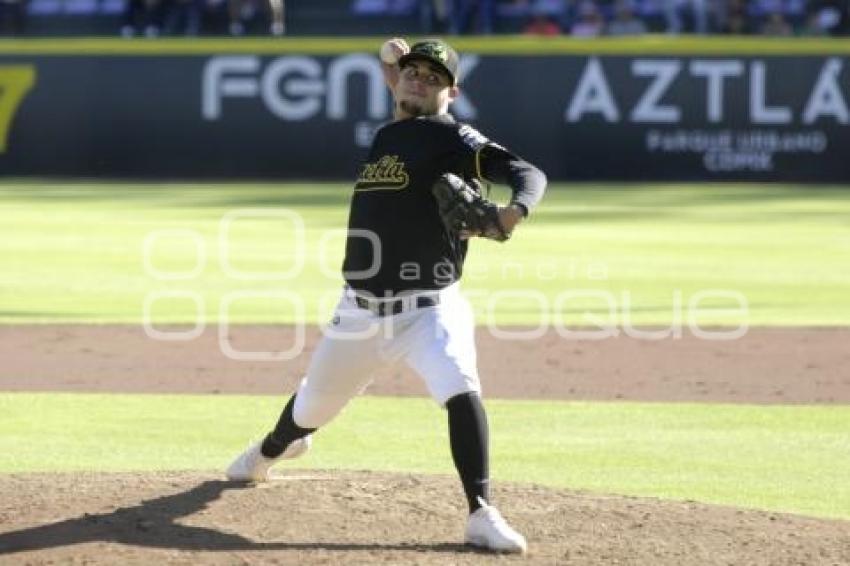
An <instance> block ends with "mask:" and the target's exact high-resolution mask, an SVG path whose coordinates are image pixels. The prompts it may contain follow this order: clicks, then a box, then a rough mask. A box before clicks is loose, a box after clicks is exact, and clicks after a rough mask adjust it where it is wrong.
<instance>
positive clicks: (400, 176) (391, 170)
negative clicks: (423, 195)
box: [354, 155, 410, 192]
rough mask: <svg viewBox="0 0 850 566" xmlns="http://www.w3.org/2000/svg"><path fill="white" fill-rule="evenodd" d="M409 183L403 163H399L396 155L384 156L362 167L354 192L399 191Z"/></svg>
mask: <svg viewBox="0 0 850 566" xmlns="http://www.w3.org/2000/svg"><path fill="white" fill-rule="evenodd" d="M409 181H410V177H409V176H408V174H407V171H405V170H404V161H399V160H398V155H384V156H383V157H381V158H380V159H379V160H377V161H375V162H374V163H366V164H365V165H364V166H363V170H362V171H361V172H360V176H359V177H358V178H357V184H356V185H354V191H355V192H357V191H376V190H401V189H403V188H405V187H407V183H408V182H409Z"/></svg>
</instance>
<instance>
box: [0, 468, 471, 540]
mask: <svg viewBox="0 0 850 566" xmlns="http://www.w3.org/2000/svg"><path fill="white" fill-rule="evenodd" d="M245 487H246V484H244V483H237V482H228V481H220V480H211V481H205V482H203V483H201V484H200V485H198V486H196V487H193V488H192V489H190V490H188V491H184V492H180V493H176V494H174V495H167V496H165V497H160V498H157V499H151V500H149V501H143V502H142V503H140V504H139V505H135V506H133V507H122V508H120V509H116V510H115V511H113V512H112V513H104V514H96V515H90V514H88V513H86V514H84V515H82V516H81V517H77V518H75V519H68V520H65V521H60V522H58V523H52V524H48V525H42V526H39V527H32V528H29V529H22V530H19V531H12V532H7V533H0V555H3V554H7V553H14V552H24V551H33V550H43V549H47V548H55V547H62V546H70V545H74V544H82V543H87V542H115V543H121V544H127V545H132V546H148V547H157V548H169V549H177V550H206V551H239V550H241V551H263V550H313V549H315V550H340V551H357V550H366V551H374V550H411V551H420V552H421V551H431V552H452V553H456V552H474V550H473V549H471V548H469V547H466V546H464V545H461V544H453V543H434V544H414V543H411V544H354V543H334V542H255V541H252V540H250V539H247V538H245V537H242V536H240V535H237V534H232V533H225V532H221V531H218V530H215V529H211V528H207V527H195V526H191V525H181V524H179V523H177V522H176V520H177V519H178V518H180V517H186V516H188V515H192V514H194V513H197V512H198V511H200V510H202V509H203V508H204V507H206V506H207V504H209V503H210V502H212V501H215V500H216V499H218V498H219V497H220V496H221V494H222V492H223V491H224V490H226V489H243V488H245Z"/></svg>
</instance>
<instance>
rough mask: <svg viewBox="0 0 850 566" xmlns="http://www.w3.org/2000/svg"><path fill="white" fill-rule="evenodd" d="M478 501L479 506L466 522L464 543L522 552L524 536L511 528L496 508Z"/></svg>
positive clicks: (494, 549) (486, 548) (488, 548)
mask: <svg viewBox="0 0 850 566" xmlns="http://www.w3.org/2000/svg"><path fill="white" fill-rule="evenodd" d="M478 502H479V503H480V504H481V508H480V509H478V510H477V511H475V513H472V514H471V515H470V516H469V519H468V520H467V523H466V544H471V545H472V546H476V547H478V548H483V549H485V550H490V551H493V552H511V553H518V554H522V553H524V552H525V551H526V549H527V548H528V545H527V544H526V542H525V537H523V536H522V535H521V534H519V533H518V532H516V531H515V530H514V529H513V528H511V526H510V525H509V524H508V523H507V521H505V519H504V518H503V517H502V514H501V513H499V510H498V509H496V508H495V507H493V506H492V505H487V503H485V502H484V501H483V500H481V499H479V500H478Z"/></svg>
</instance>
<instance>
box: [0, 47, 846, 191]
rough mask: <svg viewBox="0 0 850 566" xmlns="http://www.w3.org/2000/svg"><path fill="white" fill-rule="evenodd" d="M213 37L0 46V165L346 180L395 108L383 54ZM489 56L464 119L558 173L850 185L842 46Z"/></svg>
mask: <svg viewBox="0 0 850 566" xmlns="http://www.w3.org/2000/svg"><path fill="white" fill-rule="evenodd" d="M120 45H124V44H120ZM187 45H188V44H187ZM217 45H219V48H218V49H215V50H210V51H211V52H210V53H203V52H201V53H197V52H195V51H198V50H197V49H194V50H193V51H192V52H186V53H184V52H182V51H181V50H179V49H177V50H176V51H175V52H170V53H149V52H147V51H143V50H139V52H135V51H134V50H133V49H132V48H123V50H118V52H111V53H107V52H104V53H87V54H76V55H75V54H73V53H71V54H68V53H62V54H61V55H60V54H58V53H56V54H54V53H42V52H33V53H19V52H12V53H9V52H7V53H5V54H0V86H1V87H2V96H1V97H0V170H2V172H3V174H5V175H70V176H86V177H98V176H103V177H123V176H129V177H149V178H273V179H308V178H309V179H340V180H344V179H350V178H353V176H354V174H355V172H356V170H357V163H358V161H359V159H360V157H361V156H362V154H363V151H364V148H365V147H367V146H368V144H369V141H370V139H371V137H372V135H373V132H374V131H375V129H376V128H378V127H380V125H381V124H383V123H385V122H386V121H387V120H388V119H389V118H390V115H391V98H390V95H389V92H388V91H387V89H386V88H385V87H384V85H383V80H382V75H381V69H380V65H379V63H378V61H377V59H376V58H375V57H374V56H373V55H372V54H370V53H368V52H366V51H357V50H354V51H342V52H339V53H333V52H331V53H328V52H326V51H327V50H319V51H318V52H317V51H316V50H315V49H313V50H309V49H305V50H303V52H299V51H298V50H297V49H296V47H295V46H297V43H294V44H293V46H294V47H292V49H288V50H284V51H285V52H275V53H252V52H249V50H246V49H244V48H241V49H238V50H236V49H234V50H233V52H228V51H227V50H226V49H222V48H221V43H219V44H217ZM234 45H236V44H234ZM838 45H843V44H838ZM585 50H587V49H586V48H585ZM13 51H14V50H13ZM482 51H483V52H479V53H476V52H475V51H474V50H466V53H465V54H464V55H463V57H462V60H461V74H462V76H463V77H465V78H464V84H463V85H462V86H463V90H462V95H461V96H460V98H459V99H458V100H457V101H456V103H455V104H454V105H453V112H454V113H455V115H456V116H457V117H458V119H460V120H462V121H466V122H469V123H471V124H473V125H475V126H476V127H478V128H479V129H481V130H482V132H484V133H485V134H486V135H488V136H489V137H491V138H492V139H494V140H495V141H498V142H500V143H502V144H503V145H506V146H508V147H511V148H513V149H515V150H516V151H517V152H519V153H520V154H523V155H525V156H526V157H528V158H530V159H531V160H532V161H535V162H537V163H539V164H540V165H541V166H542V167H543V168H544V169H545V170H546V171H547V173H549V175H550V177H552V178H553V179H558V180H647V181H649V180H671V181H675V180H732V179H740V180H759V181H782V180H787V181H812V182H847V181H850V160H848V159H847V157H846V155H847V148H848V147H850V109H849V107H850V69H848V66H850V65H848V57H847V56H846V55H845V54H843V53H840V52H836V53H816V54H808V53H802V54H793V53H792V54H783V53H779V54H774V53H768V54H764V55H755V54H747V55H743V54H738V55H736V54H727V53H716V52H713V51H712V52H710V53H685V54H676V53H670V52H666V51H665V52H651V53H637V54H633V55H624V54H621V53H613V54H598V53H593V52H587V53H571V52H565V53H550V52H541V53H528V52H523V53H516V54H511V53H503V52H486V51H487V50H482Z"/></svg>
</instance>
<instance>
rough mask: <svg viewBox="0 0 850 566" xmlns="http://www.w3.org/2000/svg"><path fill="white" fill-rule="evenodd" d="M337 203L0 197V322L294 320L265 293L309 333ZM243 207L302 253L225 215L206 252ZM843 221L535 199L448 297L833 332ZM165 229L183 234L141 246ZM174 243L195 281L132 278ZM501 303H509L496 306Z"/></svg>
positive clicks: (624, 191)
mask: <svg viewBox="0 0 850 566" xmlns="http://www.w3.org/2000/svg"><path fill="white" fill-rule="evenodd" d="M497 194H499V193H498V192H497ZM349 196H350V187H349V186H348V185H344V184H221V185H193V184H164V185H150V184H131V183H39V182H28V183H7V184H0V216H2V217H3V218H4V219H5V221H4V232H3V238H2V239H0V265H3V275H2V277H0V323H27V322H125V323H139V322H141V321H142V320H143V316H144V313H145V306H146V305H148V306H149V307H150V309H149V311H148V314H149V316H150V318H151V320H152V321H154V322H156V323H193V322H195V321H196V319H197V316H198V313H197V312H196V309H197V308H198V305H199V304H200V305H201V312H202V313H203V317H204V319H205V320H206V321H207V322H208V323H214V322H216V321H218V320H221V319H222V318H223V317H224V316H227V318H228V320H229V321H230V322H232V323H275V322H283V323H286V322H295V321H298V320H300V319H299V314H298V309H297V307H296V305H294V304H293V301H291V300H288V299H285V298H282V297H281V296H280V294H281V291H286V292H289V293H292V294H293V295H294V296H295V299H297V300H298V301H303V305H304V310H305V313H306V314H305V319H306V320H307V321H308V322H309V323H315V322H320V321H324V320H326V319H327V314H328V309H329V308H330V306H327V307H322V306H320V305H322V304H323V302H324V303H328V304H329V305H332V304H333V302H334V300H335V299H336V297H337V295H338V291H339V287H340V285H341V283H342V281H341V278H340V275H339V267H340V265H341V259H342V257H341V256H342V247H343V246H342V231H341V230H342V229H343V228H344V226H345V223H346V218H347V209H346V207H347V202H348V198H349ZM500 196H504V194H501V195H500ZM257 207H261V208H263V210H266V211H268V210H269V209H270V208H274V207H279V208H280V207H282V208H286V209H289V210H291V211H293V212H295V213H297V214H298V215H300V216H301V217H302V218H303V222H304V225H305V238H304V240H305V243H304V245H303V246H298V245H297V244H296V241H295V238H294V236H293V234H294V233H295V232H294V230H293V225H292V223H291V222H290V221H288V220H286V219H284V218H281V219H258V218H253V219H247V218H243V219H242V220H239V221H237V222H235V223H234V224H232V225H231V228H232V229H231V230H230V232H228V234H229V239H228V242H229V243H228V245H227V246H224V245H223V244H222V240H221V238H220V236H221V234H222V219H223V218H224V217H225V215H226V214H228V213H230V212H233V211H234V210H240V209H246V208H249V209H250V208H257ZM848 218H850V191H847V190H844V188H841V187H803V186H794V185H770V186H760V185H732V184H730V185H680V186H665V185H634V186H622V185H553V186H552V187H551V188H550V190H549V192H548V194H547V196H546V198H545V200H544V201H543V203H542V205H541V207H540V208H539V209H538V211H537V212H536V213H535V214H534V216H533V218H531V219H530V221H529V222H528V223H526V224H524V225H523V226H522V227H521V229H520V230H518V231H517V234H516V236H515V237H514V238H513V239H512V241H511V242H509V243H508V244H506V245H501V244H496V243H492V242H486V241H476V242H475V243H474V245H473V246H472V249H471V251H470V254H469V258H468V261H467V264H466V267H465V274H464V288H465V290H466V291H467V293H469V294H470V296H471V297H472V299H473V306H474V307H475V309H476V310H477V311H478V314H479V321H482V322H483V321H484V320H486V319H485V317H484V315H485V314H486V312H487V311H488V310H492V312H493V313H494V317H495V321H496V322H497V323H498V324H538V323H539V322H540V320H541V317H545V318H548V319H549V323H550V325H553V326H554V325H556V324H559V323H560V324H563V325H565V326H568V327H575V326H579V325H584V326H587V325H595V324H597V322H596V321H595V320H591V318H590V317H589V316H588V315H589V314H594V315H597V316H598V315H600V314H601V315H604V316H603V317H602V318H603V319H605V320H603V322H604V323H613V324H621V325H622V324H624V323H625V322H628V323H630V324H640V325H667V324H670V322H671V321H672V320H674V318H675V317H676V315H677V313H681V312H690V311H694V312H697V311H698V313H699V314H698V316H697V322H698V323H699V324H706V325H707V324H713V325H718V324H721V325H723V324H725V325H728V326H737V325H738V324H739V323H740V322H741V321H742V317H741V316H740V315H739V314H736V313H734V312H732V313H727V312H723V311H722V310H721V309H722V308H724V307H736V306H737V303H736V302H735V300H734V299H732V298H726V299H722V298H716V299H713V300H707V301H702V302H698V301H697V299H698V298H699V297H700V293H702V292H704V291H706V290H714V291H717V290H720V291H732V292H735V293H739V294H740V296H742V297H743V298H744V299H745V300H746V302H747V304H748V317H747V319H746V320H747V322H749V324H751V325H754V326H755V325H759V326H765V325H767V326H772V325H805V326H810V325H847V324H850V301H848V300H847V293H846V290H847V289H848V288H850V223H848V221H847V219H848ZM175 229H178V230H184V231H188V232H184V234H183V236H180V235H179V234H178V235H175V233H174V232H158V231H163V230H164V231H169V230H171V231H173V230H175ZM331 229H332V230H336V231H337V232H336V235H335V236H334V237H330V238H329V239H328V240H327V242H326V244H327V245H326V246H325V247H324V248H322V247H321V245H320V242H321V240H322V237H323V236H324V235H325V234H326V233H327V230H331ZM187 233H188V234H189V235H186V234H187ZM152 234H153V235H157V234H158V237H152ZM191 234H194V235H196V236H197V238H198V241H199V242H200V246H201V247H202V248H203V249H204V251H205V261H204V262H203V264H202V265H201V268H200V270H199V273H198V274H197V276H196V277H189V278H186V279H179V280H167V279H162V278H158V277H157V276H156V274H155V273H154V272H153V271H152V270H151V269H150V268H149V267H152V268H153V270H156V271H159V272H171V273H173V272H178V274H179V272H183V273H185V272H190V271H192V269H193V268H194V267H195V266H196V264H197V260H198V258H197V253H196V242H195V240H194V239H193V237H192V236H191ZM149 238H152V239H149ZM146 242H148V244H149V250H150V253H149V255H148V260H149V261H148V265H149V267H146V263H145V254H144V250H145V243H146ZM777 242H782V244H781V245H777ZM505 246H507V247H505ZM225 248H226V249H225ZM299 257H300V258H301V259H303V261H304V268H303V270H301V271H300V272H299V273H298V274H297V276H295V277H294V278H292V279H268V278H265V279H264V278H252V279H245V278H244V276H245V275H246V274H247V276H249V277H250V276H251V274H254V275H257V274H260V276H262V274H263V273H266V274H267V273H268V272H270V271H276V272H278V273H281V272H285V271H287V270H288V269H289V268H290V267H291V266H292V265H293V264H294V262H296V261H297V259H298V258H299ZM227 266H230V268H232V269H228V268H227ZM234 270H235V273H234ZM323 270H324V272H323ZM516 290H519V291H522V292H525V293H526V295H527V297H526V298H525V299H522V300H520V299H518V298H517V297H516V296H512V297H510V298H504V299H500V298H499V295H498V293H501V292H511V291H516ZM175 291H177V292H185V293H190V294H191V295H192V297H194V298H197V299H198V300H197V301H195V300H194V299H193V298H191V297H187V296H182V297H175V296H173V295H169V293H173V292H175ZM246 292H247V293H253V294H255V296H254V297H253V298H246V297H245V296H244V293H246ZM538 293H539V294H538ZM600 293H605V294H606V295H605V296H600ZM240 294H241V295H240ZM149 299H156V300H152V301H150V302H146V301H148V300H149ZM229 299H234V300H233V301H232V302H230V303H228V300H229ZM561 299H563V300H562V301H561V302H559V301H560V300H561ZM695 301H697V302H695ZM228 304H229V306H230V308H229V309H227V310H226V311H223V310H222V307H223V305H228ZM677 305H680V306H677ZM491 307H492V308H491ZM692 307H693V308H692ZM626 317H628V318H626ZM686 319H687V318H686V317H685V320H686Z"/></svg>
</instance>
